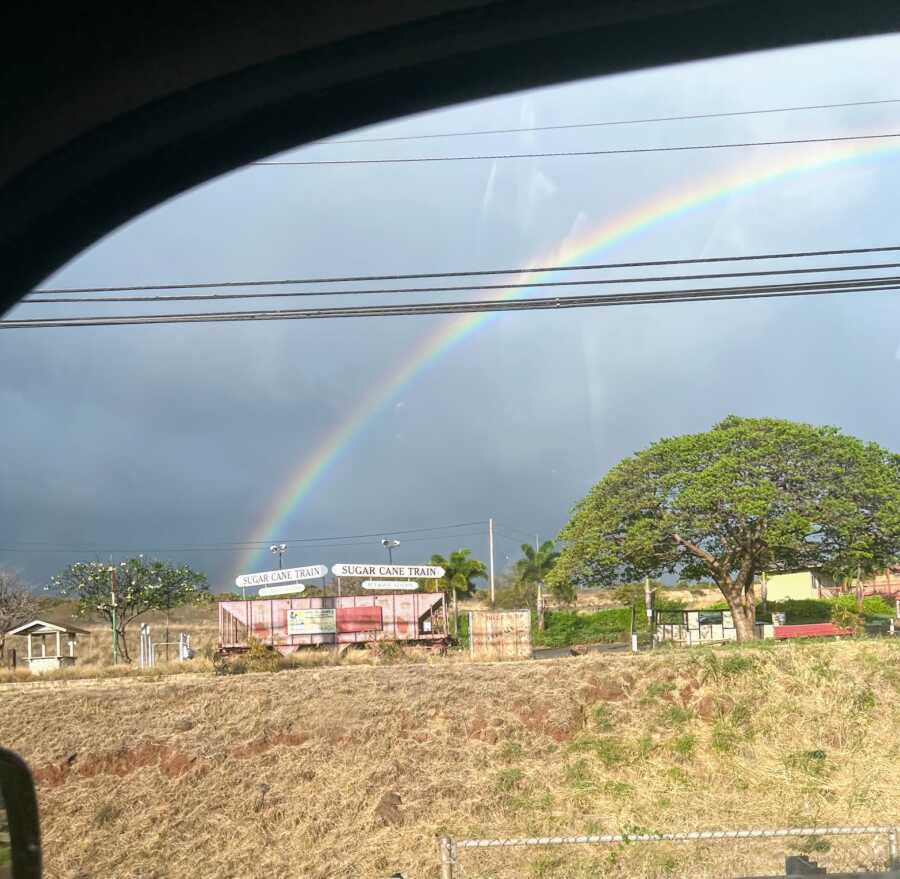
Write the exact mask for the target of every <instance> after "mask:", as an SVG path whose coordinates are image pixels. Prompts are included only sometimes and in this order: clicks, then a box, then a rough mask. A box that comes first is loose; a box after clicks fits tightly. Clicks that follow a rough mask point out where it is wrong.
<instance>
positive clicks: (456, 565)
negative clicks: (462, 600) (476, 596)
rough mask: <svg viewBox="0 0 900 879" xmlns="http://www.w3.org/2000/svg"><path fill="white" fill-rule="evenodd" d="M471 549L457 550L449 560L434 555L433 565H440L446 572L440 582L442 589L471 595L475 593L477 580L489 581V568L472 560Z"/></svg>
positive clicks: (451, 554)
mask: <svg viewBox="0 0 900 879" xmlns="http://www.w3.org/2000/svg"><path fill="white" fill-rule="evenodd" d="M471 555H472V550H471V549H455V550H453V552H451V553H450V557H449V558H444V556H442V555H437V554H435V555H433V556H432V557H431V564H433V565H440V567H442V568H443V569H444V571H445V573H444V576H443V577H441V579H440V580H439V581H438V582H439V583H440V584H441V587H442V588H444V589H446V590H448V591H451V592H453V594H454V596H455V595H456V593H457V592H464V593H465V594H467V595H468V594H469V593H470V592H474V591H475V583H474V581H475V580H485V579H487V568H486V567H485V565H484V562H480V561H478V559H473V558H471Z"/></svg>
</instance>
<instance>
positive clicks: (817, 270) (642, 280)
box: [20, 262, 900, 305]
mask: <svg viewBox="0 0 900 879" xmlns="http://www.w3.org/2000/svg"><path fill="white" fill-rule="evenodd" d="M896 268H900V263H897V262H882V263H867V264H862V265H849V266H821V267H819V266H814V267H812V268H802V269H765V270H761V271H753V272H713V273H707V274H699V275H652V276H649V277H638V278H588V279H587V280H579V281H527V282H525V283H509V284H470V285H451V286H445V287H433V286H432V287H383V288H379V289H374V290H373V289H363V290H303V291H291V292H290V293H193V294H189V295H185V294H178V295H175V296H168V295H166V296H91V297H62V298H59V299H31V298H26V299H24V300H23V301H22V302H21V303H20V304H21V305H55V304H56V303H72V302H197V301H220V300H229V299H286V298H287V299H292V298H297V297H306V296H371V295H375V294H391V293H404V294H408V293H456V292H460V291H475V290H529V289H531V288H537V287H581V286H590V285H593V284H649V283H668V282H671V281H707V280H714V279H718V278H759V277H766V276H772V275H807V274H821V273H825V272H856V271H867V270H872V269H896Z"/></svg>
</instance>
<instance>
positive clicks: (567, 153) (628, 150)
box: [245, 132, 900, 168]
mask: <svg viewBox="0 0 900 879" xmlns="http://www.w3.org/2000/svg"><path fill="white" fill-rule="evenodd" d="M896 137H900V132H888V133H886V134H847V135H842V136H835V137H803V138H792V139H787V140H749V141H740V142H737V143H700V144H685V145H683V146H666V147H623V148H622V149H610V150H559V151H555V152H538V153H496V154H494V155H477V156H413V157H411V158H405V159H404V158H394V159H388V158H380V159H304V160H290V159H288V160H282V159H267V160H265V161H261V162H250V164H249V165H247V166H245V167H248V168H249V167H254V166H255V167H259V166H261V165H270V166H274V165H408V164H412V163H416V162H483V161H499V160H501V159H559V158H577V157H593V156H625V155H639V154H641V153H682V152H689V151H693V150H731V149H744V148H746V147H771V146H792V145H800V144H810V143H842V142H847V141H857V140H886V139H888V138H896Z"/></svg>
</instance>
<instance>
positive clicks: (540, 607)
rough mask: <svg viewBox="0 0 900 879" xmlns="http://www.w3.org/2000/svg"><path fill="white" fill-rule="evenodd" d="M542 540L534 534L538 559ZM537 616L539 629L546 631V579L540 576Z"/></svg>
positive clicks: (535, 551)
mask: <svg viewBox="0 0 900 879" xmlns="http://www.w3.org/2000/svg"><path fill="white" fill-rule="evenodd" d="M540 546H541V542H540V539H539V536H538V535H537V534H535V535H534V556H535V561H537V560H538V559H537V554H538V553H539V552H540ZM536 603H537V618H538V631H540V632H543V631H544V581H543V579H542V578H541V577H540V576H539V577H538V581H537V602H536Z"/></svg>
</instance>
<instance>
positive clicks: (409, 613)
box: [219, 592, 448, 654]
mask: <svg viewBox="0 0 900 879" xmlns="http://www.w3.org/2000/svg"><path fill="white" fill-rule="evenodd" d="M250 638H258V639H259V640H260V641H262V642H263V643H264V644H267V645H269V646H270V647H271V648H272V649H273V650H277V651H278V652H279V653H284V654H287V653H293V652H294V651H296V650H298V649H300V648H301V647H305V646H308V645H312V644H316V645H318V644H353V643H358V642H367V641H403V642H407V643H426V644H432V645H434V646H442V645H444V644H446V643H447V639H448V626H447V601H446V596H445V595H444V593H443V592H406V593H401V594H394V593H386V594H377V593H376V594H372V595H344V596H323V597H320V598H273V599H250V600H247V601H221V602H219V651H220V652H221V653H241V652H243V651H245V650H247V648H248V646H249V639H250Z"/></svg>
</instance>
